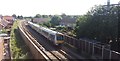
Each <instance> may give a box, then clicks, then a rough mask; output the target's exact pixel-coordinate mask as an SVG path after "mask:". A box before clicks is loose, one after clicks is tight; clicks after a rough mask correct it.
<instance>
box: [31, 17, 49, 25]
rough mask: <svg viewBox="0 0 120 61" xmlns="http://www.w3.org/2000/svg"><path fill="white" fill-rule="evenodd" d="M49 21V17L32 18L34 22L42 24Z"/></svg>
mask: <svg viewBox="0 0 120 61" xmlns="http://www.w3.org/2000/svg"><path fill="white" fill-rule="evenodd" d="M48 21H49V19H48V18H33V19H32V22H34V23H38V24H40V23H41V24H42V23H44V22H48Z"/></svg>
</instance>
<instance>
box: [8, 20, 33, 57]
mask: <svg viewBox="0 0 120 61" xmlns="http://www.w3.org/2000/svg"><path fill="white" fill-rule="evenodd" d="M18 23H19V21H15V22H14V24H13V27H12V31H11V34H10V37H11V38H10V49H11V54H12V58H13V59H30V58H32V57H31V56H29V55H30V53H29V52H30V51H29V49H28V47H27V46H26V44H25V43H24V41H23V39H22V37H21V36H20V33H19V30H18Z"/></svg>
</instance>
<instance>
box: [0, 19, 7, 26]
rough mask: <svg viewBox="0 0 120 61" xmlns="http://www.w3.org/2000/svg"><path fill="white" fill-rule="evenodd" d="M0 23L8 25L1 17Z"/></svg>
mask: <svg viewBox="0 0 120 61" xmlns="http://www.w3.org/2000/svg"><path fill="white" fill-rule="evenodd" d="M0 24H1V25H2V26H3V27H6V26H7V25H8V22H7V21H5V20H3V19H0Z"/></svg>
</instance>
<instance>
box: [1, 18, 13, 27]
mask: <svg viewBox="0 0 120 61" xmlns="http://www.w3.org/2000/svg"><path fill="white" fill-rule="evenodd" d="M2 19H3V20H4V21H5V22H7V23H8V24H7V27H6V28H11V26H12V25H13V22H14V17H12V16H2Z"/></svg>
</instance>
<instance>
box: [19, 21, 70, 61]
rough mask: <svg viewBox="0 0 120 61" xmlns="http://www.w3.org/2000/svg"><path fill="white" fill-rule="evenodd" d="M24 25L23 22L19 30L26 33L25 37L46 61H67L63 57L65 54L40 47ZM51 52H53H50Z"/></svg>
mask: <svg viewBox="0 0 120 61" xmlns="http://www.w3.org/2000/svg"><path fill="white" fill-rule="evenodd" d="M25 26H26V24H25V22H22V23H21V28H22V29H23V30H24V32H25V33H26V35H27V36H28V37H29V38H30V40H32V41H33V43H34V44H35V45H36V46H37V47H38V48H39V49H40V50H41V51H42V52H43V55H45V57H46V58H47V60H49V61H53V60H55V61H68V59H67V58H66V57H65V56H64V55H65V54H64V53H62V54H61V52H59V51H57V50H56V49H53V48H50V47H48V46H47V47H48V48H46V47H44V46H42V45H41V44H40V43H38V42H37V40H36V38H34V36H33V35H32V34H31V33H30V32H29V31H28V30H27V29H26V27H25ZM51 50H53V51H51Z"/></svg>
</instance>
